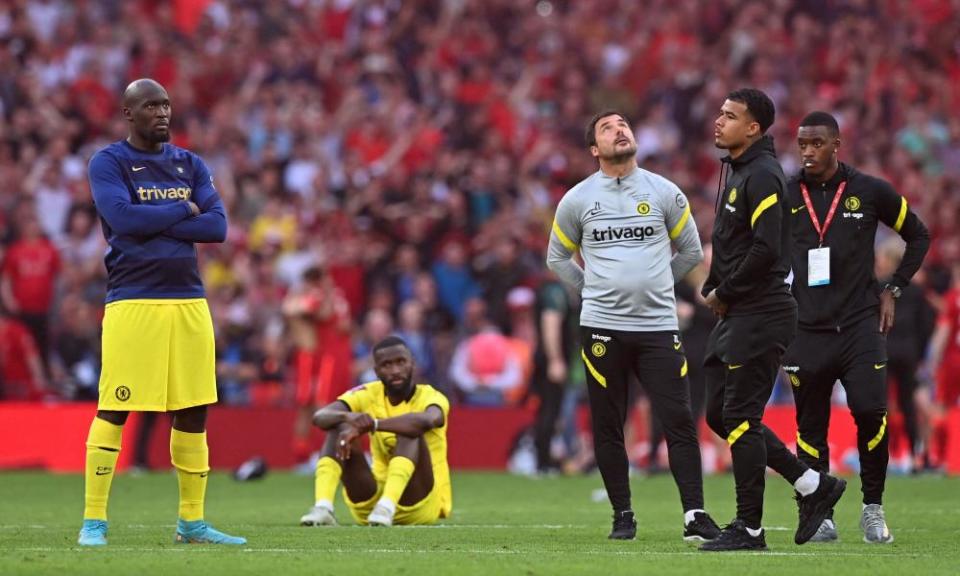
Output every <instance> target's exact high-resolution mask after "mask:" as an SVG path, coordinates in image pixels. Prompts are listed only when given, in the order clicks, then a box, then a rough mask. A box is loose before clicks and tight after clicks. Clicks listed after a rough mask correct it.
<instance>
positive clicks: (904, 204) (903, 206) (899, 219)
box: [893, 196, 907, 232]
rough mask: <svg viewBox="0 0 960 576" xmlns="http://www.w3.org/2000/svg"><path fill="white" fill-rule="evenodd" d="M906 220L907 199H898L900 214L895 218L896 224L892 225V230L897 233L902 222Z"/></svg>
mask: <svg viewBox="0 0 960 576" xmlns="http://www.w3.org/2000/svg"><path fill="white" fill-rule="evenodd" d="M906 219H907V199H906V198H904V197H903V196H901V197H900V214H899V215H898V216H897V222H896V223H895V224H894V225H893V229H894V231H896V232H899V231H900V229H901V228H903V221H904V220H906Z"/></svg>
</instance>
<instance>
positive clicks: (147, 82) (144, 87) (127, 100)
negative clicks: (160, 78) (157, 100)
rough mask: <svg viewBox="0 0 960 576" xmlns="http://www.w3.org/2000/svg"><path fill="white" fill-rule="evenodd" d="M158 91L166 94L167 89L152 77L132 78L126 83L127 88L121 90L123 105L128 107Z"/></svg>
mask: <svg viewBox="0 0 960 576" xmlns="http://www.w3.org/2000/svg"><path fill="white" fill-rule="evenodd" d="M160 93H162V94H163V95H164V96H167V89H166V88H164V87H163V85H162V84H160V83H159V82H157V81H156V80H154V79H153V78H140V79H139V80H134V81H133V82H131V83H130V84H127V89H126V90H124V91H123V107H124V108H130V107H131V106H133V105H135V104H136V103H137V102H138V101H140V100H143V99H144V98H146V97H149V96H151V95H156V94H160Z"/></svg>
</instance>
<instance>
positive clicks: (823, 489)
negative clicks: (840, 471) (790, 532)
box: [793, 472, 847, 544]
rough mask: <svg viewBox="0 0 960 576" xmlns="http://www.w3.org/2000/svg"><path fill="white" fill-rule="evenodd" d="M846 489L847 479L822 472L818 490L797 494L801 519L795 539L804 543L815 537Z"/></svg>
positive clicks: (798, 542) (799, 542)
mask: <svg viewBox="0 0 960 576" xmlns="http://www.w3.org/2000/svg"><path fill="white" fill-rule="evenodd" d="M846 489H847V481H846V480H844V479H843V478H835V477H833V476H831V475H829V474H824V473H823V472H821V473H820V485H819V486H817V491H816V492H814V493H813V494H809V495H807V496H800V495H799V494H797V496H796V498H797V504H798V506H799V508H800V521H799V522H798V523H797V533H796V534H795V535H794V536H793V541H794V542H796V543H797V544H804V543H805V542H807V541H809V540H810V539H811V538H813V535H814V534H816V533H817V530H819V529H820V524H822V523H823V521H824V519H826V518H827V517H828V516H829V515H830V511H831V510H833V505H834V504H836V503H837V501H838V500H840V497H841V496H843V491H844V490H846Z"/></svg>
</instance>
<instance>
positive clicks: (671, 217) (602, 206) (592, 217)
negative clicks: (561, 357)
mask: <svg viewBox="0 0 960 576" xmlns="http://www.w3.org/2000/svg"><path fill="white" fill-rule="evenodd" d="M671 242H672V243H673V244H674V245H675V246H676V248H677V253H676V254H674V255H673V256H672V257H671V249H670V246H671ZM578 248H579V249H580V253H581V255H582V256H583V263H584V268H580V265H579V264H577V262H576V261H575V260H574V259H573V256H574V252H576V251H577V249H578ZM701 260H703V249H702V248H701V246H700V236H699V234H698V233H697V225H696V223H695V222H694V220H693V218H691V217H690V204H689V203H688V202H687V198H686V196H684V195H683V192H681V191H680V189H679V188H678V187H677V186H676V184H674V183H673V182H671V181H669V180H667V179H666V178H664V177H663V176H660V175H658V174H654V173H653V172H649V171H647V170H644V169H643V168H640V167H638V166H637V165H636V162H635V161H634V162H633V166H632V168H631V170H630V172H629V173H628V174H626V175H625V176H622V177H616V176H609V175H607V174H604V173H603V171H602V170H598V171H597V172H595V173H593V175H591V176H590V177H588V178H587V179H586V180H583V181H582V182H580V183H579V184H577V185H576V186H574V187H573V188H571V189H570V191H569V192H567V193H566V195H564V197H563V199H562V200H561V201H560V204H559V206H557V214H556V218H555V220H554V221H553V233H552V234H551V235H550V246H549V248H548V252H547V266H548V267H549V268H550V269H551V270H553V271H554V272H556V273H557V275H558V276H560V278H562V279H563V280H564V281H565V282H568V283H570V284H572V285H573V286H575V287H577V289H578V290H579V291H580V293H581V297H582V298H583V309H582V311H581V314H580V324H582V325H584V326H595V327H598V328H610V329H611V330H624V331H628V332H648V331H653V330H677V302H676V298H675V297H674V294H673V285H674V284H675V283H676V282H679V281H680V280H682V279H683V278H684V277H685V276H686V275H687V273H688V272H690V270H692V269H693V267H694V266H696V265H697V264H698V263H699V262H700V261H701Z"/></svg>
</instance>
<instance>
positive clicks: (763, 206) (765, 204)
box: [750, 194, 777, 228]
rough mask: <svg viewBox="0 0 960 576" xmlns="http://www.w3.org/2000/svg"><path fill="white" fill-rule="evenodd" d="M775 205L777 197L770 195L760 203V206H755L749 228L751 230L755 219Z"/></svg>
mask: <svg viewBox="0 0 960 576" xmlns="http://www.w3.org/2000/svg"><path fill="white" fill-rule="evenodd" d="M776 203H777V195H776V194H771V195H769V196H767V197H766V198H764V199H763V201H762V202H760V205H759V206H757V209H756V210H754V211H753V216H751V217H750V227H751V228H753V225H754V224H755V223H756V221H757V218H759V217H760V215H761V214H763V212H764V211H765V210H766V209H767V208H769V207H771V206H773V205H774V204H776Z"/></svg>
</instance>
